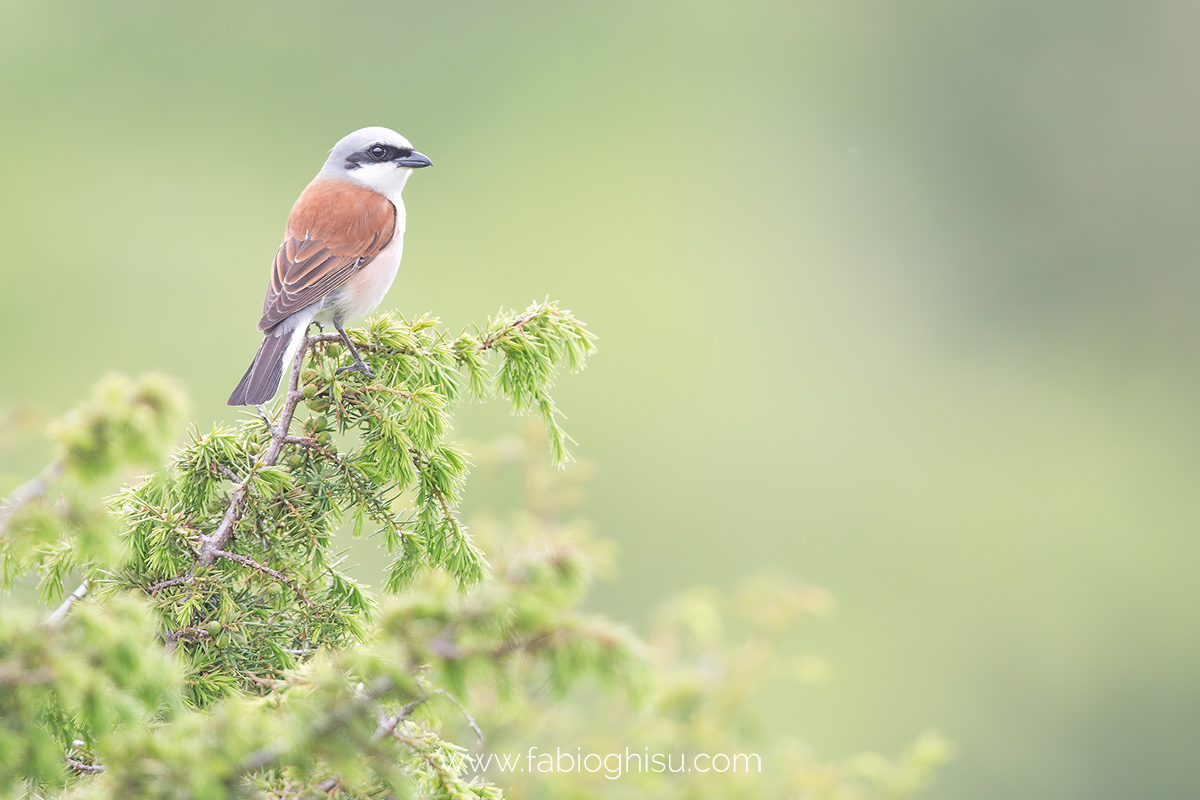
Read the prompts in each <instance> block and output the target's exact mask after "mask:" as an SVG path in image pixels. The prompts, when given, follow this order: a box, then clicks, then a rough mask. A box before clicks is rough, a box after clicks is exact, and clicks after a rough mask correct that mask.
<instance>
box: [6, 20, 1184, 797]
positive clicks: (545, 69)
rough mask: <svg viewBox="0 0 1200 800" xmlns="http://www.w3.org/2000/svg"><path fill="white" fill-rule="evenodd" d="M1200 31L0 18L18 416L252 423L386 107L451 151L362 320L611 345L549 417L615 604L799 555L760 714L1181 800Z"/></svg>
mask: <svg viewBox="0 0 1200 800" xmlns="http://www.w3.org/2000/svg"><path fill="white" fill-rule="evenodd" d="M1197 41H1200V5H1197V4H1195V3H1192V2H1186V1H1184V0H1178V1H1175V0H1138V2H1129V1H1126V2H1117V1H1116V0H1088V1H1087V2H1085V1H1084V0H986V1H985V0H975V2H971V3H961V2H952V1H951V0H940V1H935V0H906V2H894V1H885V0H811V1H809V0H793V1H792V2H769V1H768V0H740V2H728V3H712V2H702V1H701V0H679V1H678V2H653V3H647V2H609V3H603V4H600V3H578V2H561V0H560V1H559V2H509V3H491V2H460V1H458V0H448V1H444V2H439V3H424V4H415V3H395V2H390V3H385V2H362V1H360V0H342V2H338V3H315V2H287V3H283V2H270V3H265V2H264V3H259V2H255V3H246V2H208V3H197V4H177V3H172V4H164V3H152V2H145V1H140V2H131V1H121V0H113V1H110V2H105V3H92V2H82V1H81V0H80V1H76V2H64V1H63V0H3V2H2V3H0V241H2V242H3V248H2V251H0V252H2V253H3V256H2V260H0V318H2V319H3V320H4V324H5V330H6V337H7V341H6V344H5V346H3V347H0V413H3V412H5V411H7V410H11V409H14V408H18V407H28V406H35V407H39V408H42V409H45V410H46V412H47V413H57V412H60V411H62V410H64V409H65V408H67V407H69V406H70V405H71V404H72V403H73V402H74V401H75V400H76V399H77V398H79V397H80V396H81V395H82V394H83V393H84V392H85V391H86V389H87V387H88V386H89V385H90V384H91V383H93V382H94V381H95V380H96V379H97V378H98V377H99V376H100V375H101V374H103V373H104V372H106V371H108V370H112V369H118V370H122V371H126V372H130V373H138V372H141V371H145V370H162V371H166V372H169V373H171V374H173V375H175V376H177V377H178V378H179V379H180V380H181V381H182V382H183V383H184V384H185V385H186V387H187V389H188V390H189V392H190V394H191V396H192V398H193V403H194V416H195V418H196V419H197V420H198V421H199V423H200V424H201V426H202V427H207V426H208V425H209V424H211V422H213V421H215V420H224V421H232V420H234V419H236V412H235V411H234V410H231V409H228V408H226V407H225V406H224V405H223V403H224V399H225V397H226V396H227V394H228V392H229V390H230V388H231V387H232V386H233V385H234V384H235V383H236V381H237V380H238V378H239V377H240V376H241V374H242V371H243V370H244V369H245V366H246V364H248V363H249V360H250V358H251V356H252V354H253V352H254V350H255V348H256V346H257V338H256V335H255V331H254V322H255V320H256V319H257V316H258V313H259V311H260V307H261V305H260V304H261V298H262V292H263V287H264V285H265V278H266V273H267V265H268V264H269V262H270V259H271V257H272V255H273V254H274V251H275V249H276V247H277V246H278V242H279V237H280V235H281V233H282V229H283V223H284V220H285V218H286V214H287V211H288V209H289V208H290V205H291V203H292V201H293V200H294V199H295V197H296V195H297V194H298V193H299V191H300V190H301V189H302V188H303V187H304V185H305V184H306V183H307V181H308V180H309V179H310V178H311V177H312V175H313V174H315V172H316V170H317V169H318V167H319V166H320V164H321V162H322V161H323V159H324V154H325V152H326V151H327V150H328V148H329V147H330V146H331V145H332V144H333V142H334V141H336V140H337V139H338V138H340V137H341V136H342V135H344V134H345V133H347V132H348V131H350V130H352V129H354V128H357V127H360V126H363V125H387V126H391V127H394V128H396V129H398V130H400V131H401V132H402V133H404V134H405V135H406V136H407V137H408V138H409V139H411V140H412V141H413V142H414V144H415V145H416V146H417V147H418V148H419V149H421V150H422V151H423V152H425V153H427V154H428V155H430V156H431V157H432V159H433V160H434V162H435V167H434V168H433V169H431V170H427V171H423V172H420V173H418V174H417V175H415V176H414V178H413V179H412V181H411V182H410V184H409V188H408V190H407V191H406V198H407V204H408V214H409V234H408V238H407V243H406V254H405V261H404V266H403V268H402V273H401V276H400V278H399V280H398V281H397V283H396V285H395V286H394V287H393V289H392V291H391V293H390V295H389V297H388V299H387V300H386V301H385V303H386V305H387V307H395V308H398V309H399V310H401V311H402V312H404V313H406V314H413V313H419V312H423V311H426V310H434V311H436V312H437V313H438V314H439V315H440V316H442V318H443V319H444V320H446V321H447V322H448V323H450V324H451V325H453V326H456V327H457V326H462V325H466V324H467V323H468V322H469V321H470V320H474V319H482V318H483V317H485V316H486V315H487V314H488V313H489V312H491V311H494V310H495V308H496V307H498V306H500V305H506V306H518V307H520V306H523V305H524V304H525V303H527V302H528V301H529V300H530V299H533V298H541V297H544V296H546V295H550V296H551V297H554V298H557V299H559V300H560V301H561V302H562V303H563V305H564V306H566V307H568V308H571V309H572V310H574V311H575V312H576V313H577V314H579V315H580V316H581V317H582V318H583V319H585V320H587V321H588V322H589V323H590V324H591V325H592V327H593V329H594V330H595V331H596V332H597V333H598V334H599V335H600V336H601V337H602V341H601V345H602V349H601V353H600V355H599V356H598V357H597V358H596V359H595V360H594V361H593V364H592V366H591V367H589V369H588V371H587V372H585V373H584V374H583V375H581V376H578V377H570V378H569V379H565V380H563V381H562V383H561V386H560V390H559V394H558V399H559V400H560V403H561V406H562V407H563V409H564V410H565V411H566V412H567V414H568V416H569V424H568V427H569V429H570V430H571V432H572V433H573V434H574V436H575V438H576V439H578V441H579V442H580V446H579V447H578V448H577V453H578V455H579V456H581V457H582V458H585V459H587V460H588V461H590V462H592V463H593V464H594V465H595V468H596V478H595V480H594V482H593V485H592V490H591V502H590V506H589V514H590V515H591V516H592V517H593V518H594V519H595V520H596V521H597V524H598V526H599V529H600V531H601V532H602V534H603V535H606V536H608V537H611V538H614V539H616V540H618V541H619V542H620V544H621V548H622V554H621V558H620V565H621V572H620V575H619V577H617V578H616V579H615V580H614V581H612V582H610V583H608V584H606V585H604V587H603V588H602V589H601V591H600V592H599V594H598V595H597V596H596V597H595V598H594V601H593V605H594V607H595V608H597V609H599V610H603V611H606V612H609V613H611V614H612V615H614V616H617V617H620V618H624V619H629V620H631V621H633V622H634V623H637V624H640V623H642V622H643V621H644V620H645V618H646V614H647V609H649V608H650V607H652V606H653V605H654V604H655V603H656V602H657V601H659V600H660V599H661V598H662V597H664V596H665V595H666V594H667V593H669V592H671V591H673V590H676V589H680V588H682V587H685V586H690V585H693V584H697V583H707V584H711V585H715V586H718V587H730V586H733V585H734V584H736V583H737V582H739V581H741V580H743V579H744V578H745V577H746V576H747V575H752V574H755V573H759V572H763V571H767V572H772V573H786V574H791V575H795V576H797V577H799V578H802V579H804V580H807V581H811V582H814V583H818V584H820V585H823V586H825V587H827V588H829V589H830V590H832V591H833V592H834V594H835V595H836V596H837V597H838V599H839V603H840V606H839V613H838V614H837V615H836V616H835V617H834V618H832V619H831V620H828V621H826V622H822V623H821V624H819V625H818V626H816V627H814V628H811V629H809V630H807V631H806V632H805V634H804V636H803V637H802V641H801V642H800V645H801V646H802V647H803V648H806V649H808V650H811V651H812V652H815V653H820V654H823V655H824V657H826V658H827V659H828V660H829V662H830V663H831V664H832V667H833V677H832V679H831V680H830V681H829V682H828V683H827V684H825V685H824V686H821V687H815V688H804V687H801V688H797V687H796V686H795V685H791V684H787V685H784V684H781V685H780V686H778V687H776V688H775V690H774V693H773V695H772V696H771V698H770V702H769V703H768V708H767V710H766V711H767V715H768V720H769V724H770V725H771V726H772V730H774V731H777V732H779V734H780V735H783V734H784V733H787V734H795V735H800V736H802V737H804V738H805V739H806V740H807V741H809V742H810V743H812V745H813V746H814V747H815V748H816V750H817V752H818V753H819V754H820V755H822V756H824V757H830V758H836V757H841V756H845V755H849V754H852V753H855V752H858V751H859V750H862V749H864V748H875V749H879V750H881V751H884V752H893V751H896V750H897V749H899V748H900V747H901V746H902V745H903V744H904V743H905V742H907V741H909V740H910V739H911V738H912V737H913V736H914V735H915V734H916V733H917V732H919V731H921V730H923V729H926V728H930V727H936V728H939V729H940V730H942V731H943V732H945V733H946V734H947V735H948V736H949V737H950V738H951V739H952V740H953V741H954V742H955V743H956V745H957V749H958V757H957V759H956V761H955V762H954V763H952V764H951V765H950V766H948V767H947V768H945V769H944V770H943V771H942V772H941V773H940V775H939V779H938V783H937V785H936V786H935V787H934V788H933V789H932V790H931V791H930V792H929V794H928V795H927V796H928V797H930V798H952V797H964V798H965V797H971V798H985V799H986V798H995V799H996V800H1001V799H1003V800H1011V798H1014V797H1020V798H1055V799H1056V800H1057V799H1062V798H1080V799H1081V800H1082V799H1083V798H1087V800H1102V799H1103V798H1126V797H1134V796H1136V797H1184V796H1194V795H1195V793H1196V791H1197V786H1198V785H1200V775H1197V771H1198V766H1197V765H1198V764H1200V759H1198V758H1197V753H1200V624H1198V623H1200V580H1198V579H1197V578H1196V572H1197V567H1198V565H1200V539H1198V537H1197V535H1196V534H1197V526H1198V524H1200V491H1198V486H1200V382H1198V381H1197V374H1198V371H1200V370H1198V367H1200V314H1197V312H1196V309H1197V308H1198V307H1200V260H1198V256H1200V224H1197V221H1198V215H1200V48H1198V47H1197V46H1196V42H1197ZM512 428H513V423H512V421H511V420H509V419H508V418H507V417H506V415H505V413H504V410H503V409H501V408H498V407H496V408H493V407H479V408H472V409H470V410H469V411H468V412H467V413H466V415H465V416H464V417H463V418H462V422H461V424H460V431H461V433H462V436H463V437H464V438H468V439H474V440H481V439H486V438H488V437H490V436H492V435H494V434H495V433H498V432H502V431H505V430H511V429H512ZM46 455H47V450H46V445H45V444H43V443H40V442H39V441H38V440H37V439H35V438H34V439H22V440H20V441H16V442H9V443H8V445H7V446H6V449H4V451H3V452H2V453H0V492H6V491H8V490H9V489H10V488H12V487H13V486H14V485H16V483H17V482H18V481H19V480H20V478H21V477H23V476H28V475H29V474H31V473H32V472H33V471H35V470H36V469H37V468H38V467H39V466H40V464H41V463H42V462H43V461H44V459H45V458H46Z"/></svg>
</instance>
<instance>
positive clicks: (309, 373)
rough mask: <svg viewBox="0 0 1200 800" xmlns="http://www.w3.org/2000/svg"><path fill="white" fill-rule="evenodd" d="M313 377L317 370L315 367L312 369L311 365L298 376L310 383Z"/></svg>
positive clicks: (315, 375)
mask: <svg viewBox="0 0 1200 800" xmlns="http://www.w3.org/2000/svg"><path fill="white" fill-rule="evenodd" d="M315 377H317V371H316V370H315V369H313V368H312V367H309V368H308V369H306V370H304V371H303V372H301V373H300V378H301V380H303V381H304V382H305V383H312V382H313V378H315Z"/></svg>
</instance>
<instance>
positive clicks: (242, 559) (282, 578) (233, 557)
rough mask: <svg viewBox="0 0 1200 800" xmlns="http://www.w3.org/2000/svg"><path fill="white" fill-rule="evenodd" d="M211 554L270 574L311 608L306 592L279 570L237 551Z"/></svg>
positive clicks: (217, 551)
mask: <svg viewBox="0 0 1200 800" xmlns="http://www.w3.org/2000/svg"><path fill="white" fill-rule="evenodd" d="M213 556H214V557H216V558H224V559H226V560H228V561H234V562H236V563H238V564H241V565H242V566H244V567H250V568H251V569H256V570H258V571H259V572H261V573H263V574H264V575H270V576H271V577H272V578H274V579H275V580H277V581H279V582H280V583H282V584H285V585H286V586H287V587H288V588H289V589H291V590H292V591H293V592H295V593H296V596H297V597H299V598H300V599H301V600H303V601H304V604H305V605H306V606H308V607H309V608H313V604H312V601H311V600H309V599H308V596H307V595H306V594H304V592H303V591H302V590H301V589H300V587H299V586H297V585H296V584H295V582H293V581H292V580H291V579H290V578H288V577H287V576H286V575H284V574H283V573H282V572H280V571H279V570H275V569H271V568H270V567H268V566H265V565H263V564H260V563H258V562H257V561H255V560H254V559H252V558H247V557H246V556H243V555H238V554H237V553H230V552H228V551H226V550H214V551H213ZM318 613H319V612H318Z"/></svg>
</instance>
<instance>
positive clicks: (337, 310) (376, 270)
mask: <svg viewBox="0 0 1200 800" xmlns="http://www.w3.org/2000/svg"><path fill="white" fill-rule="evenodd" d="M403 252H404V219H403V217H401V218H400V219H399V220H397V225H396V233H395V235H394V236H393V237H392V241H391V242H389V243H388V245H387V247H385V248H383V250H381V251H379V255H377V256H375V258H373V259H371V263H369V264H367V265H366V266H365V267H363V268H362V269H360V270H359V271H358V273H357V274H355V275H354V277H352V278H351V279H350V280H348V281H346V283H344V284H343V285H342V287H341V288H340V289H338V290H337V291H336V292H335V293H334V295H333V296H331V297H330V299H329V302H328V303H327V304H326V306H325V308H324V309H322V311H323V312H324V313H322V314H321V315H320V316H321V317H329V318H333V319H338V320H339V321H340V320H351V319H356V318H358V317H364V316H366V315H367V314H370V313H371V312H372V311H374V310H375V309H376V307H378V306H379V304H380V303H381V302H383V296H384V295H386V294H387V291H388V289H390V288H391V286H392V281H394V280H395V279H396V272H397V271H398V270H399V269H400V256H401V255H402V254H403Z"/></svg>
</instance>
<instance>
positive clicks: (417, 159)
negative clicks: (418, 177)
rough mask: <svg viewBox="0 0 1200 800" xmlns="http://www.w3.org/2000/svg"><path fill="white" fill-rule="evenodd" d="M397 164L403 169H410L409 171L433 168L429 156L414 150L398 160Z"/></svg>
mask: <svg viewBox="0 0 1200 800" xmlns="http://www.w3.org/2000/svg"><path fill="white" fill-rule="evenodd" d="M396 163H397V164H399V165H400V166H402V167H408V168H409V169H420V168H421V167H432V166H433V162H432V161H430V160H429V158H428V156H423V155H421V154H420V153H418V152H417V151H416V150H413V151H412V153H410V154H409V155H406V156H401V157H400V158H397V159H396Z"/></svg>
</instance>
